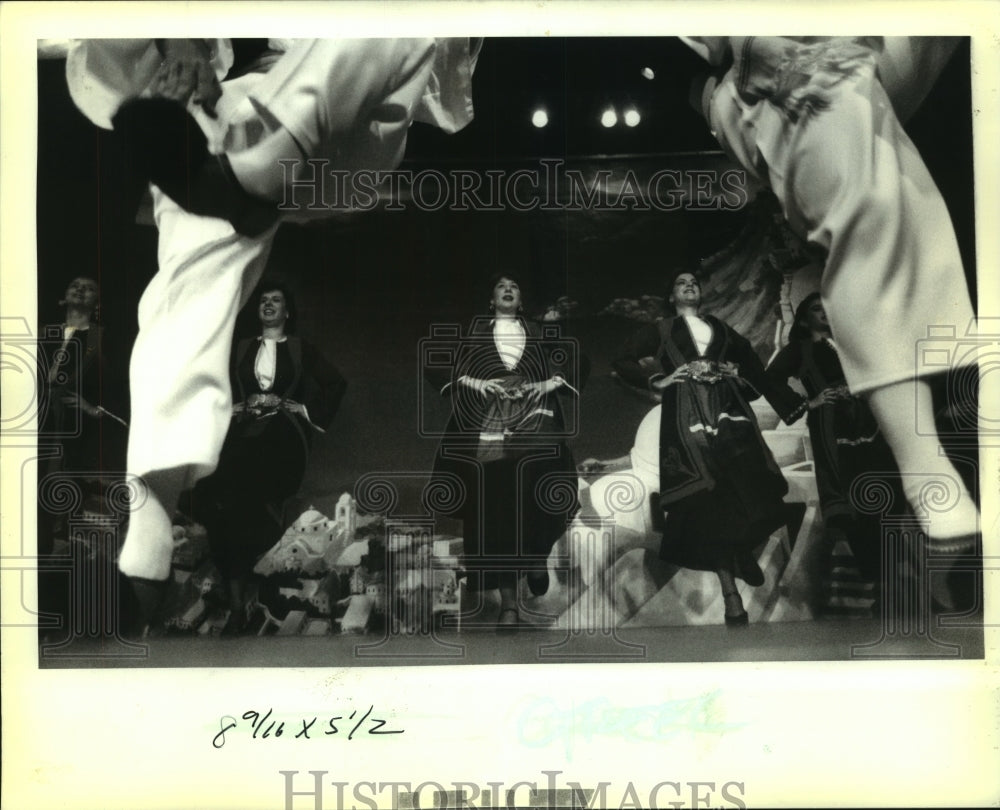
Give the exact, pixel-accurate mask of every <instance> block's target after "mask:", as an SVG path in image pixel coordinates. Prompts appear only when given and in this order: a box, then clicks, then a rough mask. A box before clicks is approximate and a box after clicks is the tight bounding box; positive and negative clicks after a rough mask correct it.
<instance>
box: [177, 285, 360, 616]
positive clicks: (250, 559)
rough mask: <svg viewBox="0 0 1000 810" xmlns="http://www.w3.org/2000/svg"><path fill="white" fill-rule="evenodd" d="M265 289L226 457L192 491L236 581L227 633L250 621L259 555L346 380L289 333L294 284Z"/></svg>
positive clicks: (225, 572)
mask: <svg viewBox="0 0 1000 810" xmlns="http://www.w3.org/2000/svg"><path fill="white" fill-rule="evenodd" d="M258 290H259V294H258V296H257V298H256V300H257V316H258V318H259V320H260V324H261V333H260V335H259V336H257V337H255V338H247V339H244V340H241V341H239V342H238V343H237V344H236V346H235V349H234V351H233V359H232V367H231V368H232V370H231V377H232V386H233V403H234V404H233V418H232V422H231V423H230V427H229V432H228V433H227V435H226V441H225V443H224V444H223V447H222V453H221V455H220V457H219V466H218V468H217V469H216V471H215V472H214V473H213V474H212V475H211V476H209V477H208V478H205V479H202V480H201V481H200V482H199V483H198V485H197V487H196V488H195V491H194V493H193V495H192V510H193V511H194V512H195V515H194V516H195V517H196V518H197V519H198V520H199V521H200V522H202V523H203V524H204V525H205V528H206V529H207V530H208V535H209V542H210V545H211V549H212V556H213V559H214V561H215V564H216V566H217V567H218V569H219V572H220V574H221V575H222V577H223V578H224V579H225V580H226V582H227V586H228V589H229V602H230V604H229V607H230V611H231V612H230V617H229V620H228V621H227V624H226V627H225V628H224V632H225V633H227V634H230V633H238V632H240V631H241V630H242V629H243V627H244V625H245V623H246V619H247V616H246V586H247V584H248V582H249V579H250V574H251V572H252V570H253V566H254V563H255V562H256V560H257V558H258V557H260V555H261V554H263V553H265V552H266V551H267V550H268V549H269V548H271V546H273V545H274V544H275V543H276V542H277V541H278V540H279V539H280V537H281V534H282V531H283V530H284V528H285V527H284V520H283V516H282V506H283V504H284V502H285V500H286V499H287V498H289V497H291V496H292V495H294V494H295V493H296V492H297V491H298V489H299V486H300V485H301V483H302V478H303V476H304V475H305V469H306V461H307V460H308V458H309V450H310V447H311V445H312V441H313V438H314V436H315V434H317V433H322V432H323V431H324V429H325V428H326V427H327V426H328V425H329V424H330V422H331V421H332V420H333V417H334V414H336V412H337V408H338V407H339V405H340V400H341V398H342V397H343V395H344V390H345V388H346V385H347V384H346V382H345V381H344V378H343V377H342V376H341V375H340V372H339V371H337V369H336V368H334V367H333V366H332V365H330V363H328V362H327V361H326V359H325V358H324V357H323V356H322V355H321V354H320V353H319V351H318V350H317V349H316V347H315V346H313V345H312V344H311V343H309V342H308V341H305V340H302V339H301V338H299V337H298V336H296V335H294V334H291V333H292V332H293V330H294V324H295V315H296V312H295V303H294V299H293V298H292V295H291V292H290V291H289V290H288V288H287V287H286V286H285V285H283V284H280V283H277V282H263V283H261V284H260V285H259V287H258Z"/></svg>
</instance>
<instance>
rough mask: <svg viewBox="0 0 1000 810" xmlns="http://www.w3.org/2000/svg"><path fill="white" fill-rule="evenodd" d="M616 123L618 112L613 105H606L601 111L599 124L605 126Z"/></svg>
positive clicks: (611, 125)
mask: <svg viewBox="0 0 1000 810" xmlns="http://www.w3.org/2000/svg"><path fill="white" fill-rule="evenodd" d="M617 123H618V114H617V113H616V112H615V108H614V107H608V108H607V109H606V110H605V111H604V112H602V113H601V124H602V125H603V126H606V127H613V126H614V125H615V124H617Z"/></svg>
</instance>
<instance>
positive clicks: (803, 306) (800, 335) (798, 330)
mask: <svg viewBox="0 0 1000 810" xmlns="http://www.w3.org/2000/svg"><path fill="white" fill-rule="evenodd" d="M817 300H821V296H820V294H819V292H811V293H809V295H807V296H806V297H805V298H803V299H802V300H801V301H799V305H798V306H797V307H795V316H794V317H793V318H792V328H791V330H789V332H788V339H789V340H808V339H809V338H810V337H812V331H811V330H810V329H809V327H808V326H805V325H804V324H803V323H802V321H804V320H805V319H806V312H807V311H808V309H809V307H811V306H812V305H813V302H815V301H817Z"/></svg>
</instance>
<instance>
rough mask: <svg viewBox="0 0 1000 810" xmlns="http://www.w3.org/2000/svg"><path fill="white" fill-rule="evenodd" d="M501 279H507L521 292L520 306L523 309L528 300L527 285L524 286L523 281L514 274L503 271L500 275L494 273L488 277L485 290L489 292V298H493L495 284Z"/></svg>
mask: <svg viewBox="0 0 1000 810" xmlns="http://www.w3.org/2000/svg"><path fill="white" fill-rule="evenodd" d="M502 278H509V279H510V280H511V281H513V282H514V283H515V284H517V286H518V288H519V289H520V290H521V306H522V307H523V306H524V303H525V301H526V300H527V298H528V296H527V285H526V284H525V282H524V279H523V278H522V277H521V276H519V275H518V274H517V273H514V272H509V271H503V272H500V273H494V274H493V275H491V276H490V278H489V281H488V282H487V284H489V287H487V290H488V291H489V295H490V298H492V297H493V290H494V289H496V286H497V284H499V283H500V279H502Z"/></svg>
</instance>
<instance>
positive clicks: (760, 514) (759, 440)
mask: <svg viewBox="0 0 1000 810" xmlns="http://www.w3.org/2000/svg"><path fill="white" fill-rule="evenodd" d="M668 301H669V303H670V304H671V305H673V307H674V310H675V313H676V314H675V315H674V316H673V317H667V318H665V319H663V320H662V321H660V322H658V323H654V324H648V325H647V326H645V327H643V328H642V329H641V330H639V331H638V332H637V333H636V334H635V335H634V336H633V337H632V338H631V339H630V340H629V341H628V343H627V344H626V346H625V348H624V350H623V352H622V354H621V357H620V358H619V359H618V360H616V361H615V363H614V367H615V370H616V371H617V372H618V374H619V375H620V376H621V377H622V379H623V380H625V381H626V382H628V383H630V384H631V385H634V386H637V387H643V388H648V389H649V390H651V391H654V392H658V393H659V394H661V395H662V404H661V409H662V410H661V416H660V491H659V493H658V504H657V505H658V506H659V507H660V508H662V509H663V510H664V511H665V512H666V519H665V523H664V528H663V542H662V545H661V547H660V556H661V558H662V559H664V560H666V561H668V562H672V563H674V564H676V565H679V566H681V567H684V568H691V569H695V570H700V571H714V572H715V573H716V574H717V575H718V577H719V582H720V584H721V586H722V595H723V600H724V603H725V611H724V617H725V622H726V624H727V625H729V626H741V625H745V624H747V621H748V617H747V613H746V610H745V609H744V607H743V600H742V598H741V596H740V593H739V591H738V590H737V586H736V579H737V578H740V579H743V580H744V581H745V582H746V583H747V584H748V585H761V584H763V582H764V574H763V572H762V571H761V569H760V566H759V565H758V564H757V560H756V559H755V558H754V555H753V550H754V548H756V547H757V546H758V545H760V544H761V543H762V542H763V541H764V540H766V539H767V537H768V536H769V535H770V534H771V533H772V532H773V531H775V530H776V529H778V528H779V527H781V526H784V525H787V524H788V523H789V515H790V510H789V509H787V508H786V505H785V504H784V502H783V501H782V498H783V497H784V495H785V493H786V492H787V491H788V484H787V483H786V482H785V479H784V477H783V476H782V474H781V471H780V470H779V468H778V466H777V464H776V463H775V461H774V458H773V456H772V455H771V452H770V450H769V449H768V447H767V445H766V444H765V443H764V439H763V437H762V436H761V433H760V428H759V427H758V425H757V419H756V417H755V415H754V412H753V410H752V408H751V407H750V404H749V403H750V402H751V401H752V400H754V399H757V398H758V397H760V396H761V395H763V396H764V397H765V398H766V399H767V401H768V402H769V403H771V405H772V406H773V407H774V409H775V410H776V411H777V412H778V414H779V415H780V416H781V417H782V419H784V420H785V421H786V422H792V421H794V420H795V419H797V418H798V416H799V415H800V414H801V412H802V411H803V410H804V409H805V402H804V401H803V400H802V398H801V397H800V396H798V395H797V394H795V393H794V392H793V391H792V390H791V389H790V388H788V386H787V385H785V386H776V385H773V384H772V383H771V381H770V380H769V379H768V377H767V376H766V374H765V373H764V366H763V364H762V363H761V361H760V359H759V358H758V357H757V355H756V354H755V353H754V351H753V348H752V347H751V346H750V343H749V341H747V340H746V339H745V338H744V337H742V336H741V335H739V334H737V333H736V332H735V331H734V330H733V329H732V328H731V327H729V326H727V325H726V324H725V323H723V322H722V321H720V320H719V319H718V318H714V317H712V316H711V315H700V314H699V308H700V306H701V284H700V283H699V281H698V279H697V278H696V277H695V275H694V274H693V273H688V272H681V273H680V274H679V275H678V276H677V277H676V279H675V280H674V282H673V286H672V287H671V291H670V293H669V296H668Z"/></svg>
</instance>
